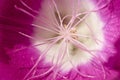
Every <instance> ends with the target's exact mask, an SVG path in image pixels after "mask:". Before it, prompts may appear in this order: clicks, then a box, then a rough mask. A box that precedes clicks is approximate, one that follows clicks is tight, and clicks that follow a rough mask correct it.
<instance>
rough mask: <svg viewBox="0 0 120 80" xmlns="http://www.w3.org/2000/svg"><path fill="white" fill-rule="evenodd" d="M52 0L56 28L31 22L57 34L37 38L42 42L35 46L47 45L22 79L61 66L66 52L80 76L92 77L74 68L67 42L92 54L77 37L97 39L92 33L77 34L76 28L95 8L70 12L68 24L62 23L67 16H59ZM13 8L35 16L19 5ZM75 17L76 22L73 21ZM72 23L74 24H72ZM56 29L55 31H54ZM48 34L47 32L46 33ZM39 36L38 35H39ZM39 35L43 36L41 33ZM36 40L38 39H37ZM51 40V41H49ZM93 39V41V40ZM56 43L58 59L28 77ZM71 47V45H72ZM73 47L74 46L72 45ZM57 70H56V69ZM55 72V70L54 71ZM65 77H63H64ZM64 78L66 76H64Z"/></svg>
mask: <svg viewBox="0 0 120 80" xmlns="http://www.w3.org/2000/svg"><path fill="white" fill-rule="evenodd" d="M20 1H21V3H22V4H23V5H24V6H25V7H27V8H28V9H29V10H32V9H31V8H30V7H29V6H28V5H27V4H25V3H24V2H23V1H22V0H20ZM52 2H53V4H54V9H55V11H56V13H57V18H56V19H58V20H57V21H56V22H57V23H55V25H57V28H56V27H54V30H53V29H49V27H44V26H41V25H36V24H32V26H35V27H37V28H39V29H42V30H45V31H48V32H52V34H50V35H53V34H54V35H57V36H55V37H54V36H51V37H50V38H49V37H48V38H47V39H46V38H45V39H41V40H39V41H40V42H42V43H39V45H37V46H41V45H44V44H45V45H48V47H46V48H45V50H43V51H42V54H41V55H40V57H39V58H38V60H37V61H36V63H35V65H34V66H33V67H32V68H31V70H30V71H29V72H28V73H27V75H26V76H25V77H24V80H25V79H28V80H30V79H34V78H38V77H41V76H44V75H46V74H48V73H49V72H51V71H52V70H53V71H54V68H55V67H56V66H61V65H62V64H64V63H63V62H62V60H63V59H64V58H65V57H64V56H65V55H66V54H67V57H68V58H69V59H68V61H69V63H70V64H71V65H72V66H73V68H74V69H75V70H76V71H77V72H78V73H79V74H80V75H81V76H83V77H89V78H93V76H90V75H85V74H82V73H81V72H80V71H78V70H77V69H76V68H75V66H74V64H73V62H72V60H70V59H71V58H70V54H69V48H68V47H69V46H68V44H72V45H74V46H75V48H78V49H81V50H83V51H85V52H87V53H88V54H89V55H91V56H94V55H93V54H92V52H91V51H90V50H89V49H88V47H87V46H86V45H84V44H83V43H82V42H80V41H79V39H80V38H86V37H87V38H88V37H89V38H91V39H93V41H94V40H95V41H97V39H95V36H94V35H92V36H87V35H81V34H78V33H77V31H78V30H77V29H78V28H79V27H78V25H79V24H80V23H81V22H82V21H84V20H85V19H86V18H87V16H89V14H91V13H92V12H93V11H96V10H93V11H88V12H87V11H86V12H83V13H76V14H74V15H73V14H72V15H70V18H71V19H70V20H68V24H64V23H63V21H64V20H65V19H66V18H67V16H68V15H66V16H65V17H63V18H61V15H60V12H59V9H58V8H57V4H56V2H55V1H54V0H52ZM15 8H16V9H18V10H20V11H22V12H24V13H26V14H28V15H30V16H32V17H33V18H36V16H34V15H32V14H31V13H29V12H28V11H26V10H24V9H22V8H20V7H18V6H16V5H15ZM32 11H33V12H36V11H34V10H32ZM37 13H39V12H37ZM82 14H84V16H83V17H82V18H80V17H79V16H81V15H82ZM76 19H77V22H76V21H75V20H76ZM73 23H74V24H73ZM90 27H92V26H89V25H88V28H89V29H91V28H90ZM55 30H56V31H55ZM90 31H91V32H90V33H91V34H92V30H90ZM20 34H22V35H24V36H26V37H29V38H32V39H34V40H36V39H35V38H33V37H31V36H29V35H27V34H24V33H22V32H20ZM48 35H49V34H48ZM39 36H40V35H39ZM41 36H43V35H41ZM37 41H38V40H37ZM51 41H52V42H51ZM58 41H60V43H57V42H58ZM95 41H94V42H95ZM46 42H48V43H49V44H47V43H46ZM56 44H59V45H60V47H59V50H58V57H57V58H59V57H60V59H59V60H58V59H57V60H56V61H55V64H54V65H53V67H51V68H50V69H49V70H48V71H46V72H45V73H43V74H39V75H37V76H36V75H34V76H32V77H30V78H28V76H29V75H30V74H31V73H32V72H33V71H34V70H35V68H37V65H38V64H39V62H40V60H41V59H42V58H43V57H44V56H46V55H47V53H49V51H50V49H51V47H52V46H54V45H56ZM72 47H73V46H72ZM73 48H74V47H73ZM40 49H42V47H40ZM60 50H63V52H62V53H60ZM50 57H53V56H50ZM52 61H53V63H54V58H52ZM57 71H58V70H57ZM56 73H57V72H56ZM64 78H65V77H64ZM65 79H66V78H65Z"/></svg>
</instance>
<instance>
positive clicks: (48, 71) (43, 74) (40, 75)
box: [28, 66, 55, 80]
mask: <svg viewBox="0 0 120 80" xmlns="http://www.w3.org/2000/svg"><path fill="white" fill-rule="evenodd" d="M54 68H55V66H53V67H51V68H50V69H48V70H47V71H46V72H44V73H42V74H39V75H36V76H32V77H30V78H28V80H31V79H35V78H39V77H42V76H45V75H47V74H48V73H50V72H51V71H52V70H53V69H54Z"/></svg>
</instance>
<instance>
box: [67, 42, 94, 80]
mask: <svg viewBox="0 0 120 80" xmlns="http://www.w3.org/2000/svg"><path fill="white" fill-rule="evenodd" d="M67 44H68V43H67ZM67 56H68V60H69V62H70V63H71V65H72V66H73V69H74V70H75V71H76V72H77V73H78V74H79V75H80V76H82V77H88V78H94V77H95V76H91V75H86V74H83V73H81V72H80V71H79V70H78V69H77V68H76V67H75V66H74V64H73V62H72V60H71V57H70V55H69V50H68V45H67Z"/></svg>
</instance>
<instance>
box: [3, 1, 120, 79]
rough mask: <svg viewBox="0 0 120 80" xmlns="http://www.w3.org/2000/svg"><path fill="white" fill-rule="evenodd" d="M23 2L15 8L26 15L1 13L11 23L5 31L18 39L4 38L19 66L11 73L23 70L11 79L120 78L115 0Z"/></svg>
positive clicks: (8, 53)
mask: <svg viewBox="0 0 120 80" xmlns="http://www.w3.org/2000/svg"><path fill="white" fill-rule="evenodd" d="M19 2H20V3H19V4H18V3H16V4H13V5H14V6H13V8H14V9H15V10H16V11H18V12H19V13H20V14H21V16H24V15H25V16H27V17H26V18H21V19H18V20H17V19H16V20H15V19H11V18H9V17H3V16H2V17H1V18H3V19H6V20H8V22H5V24H6V23H7V24H8V25H9V27H7V28H2V29H3V31H7V30H8V32H7V33H6V34H8V33H10V32H12V33H13V34H12V35H13V36H14V37H16V38H12V39H13V40H15V42H13V43H12V42H8V41H6V42H7V43H6V42H4V41H2V40H1V43H2V44H3V45H4V46H2V48H3V49H1V50H4V51H6V54H7V55H9V57H10V58H11V60H9V61H10V62H9V63H10V65H9V66H10V67H11V68H14V67H15V69H13V73H12V74H16V73H15V72H17V74H19V75H20V76H19V75H17V76H16V77H14V78H13V77H12V78H11V80H116V79H119V72H118V71H117V69H115V68H114V67H116V66H117V65H116V64H114V66H111V65H113V62H116V59H114V57H115V58H117V57H116V56H117V55H119V53H118V54H116V53H117V50H116V49H115V45H114V44H115V42H116V41H117V39H118V38H119V31H120V30H119V28H118V25H119V23H118V22H117V19H118V17H117V15H116V14H115V13H112V12H111V10H112V9H109V8H111V6H112V3H113V1H111V0H103V1H98V0H91V1H89V0H83V1H82V0H76V1H75V0H43V1H40V7H39V4H38V6H36V5H31V6H33V7H31V6H30V4H29V1H28V2H27V1H23V0H20V1H19ZM27 3H28V4H27ZM112 7H113V6H112ZM38 9H39V10H38ZM112 11H113V10H112ZM13 14H14V13H13ZM13 17H15V18H16V17H17V16H13ZM30 17H31V18H30ZM22 19H23V20H24V19H25V20H24V21H26V22H24V21H22ZM27 19H28V20H27ZM6 20H5V21H6ZM9 20H12V21H9ZM11 22H15V23H14V25H13V24H12V26H11ZM2 23H4V21H3V22H2ZM115 23H116V25H115ZM19 24H20V25H21V26H25V27H22V28H19V27H17V26H18V25H19ZM5 26H6V25H5ZM14 26H16V27H14ZM27 26H28V28H27ZM12 27H13V28H12ZM11 28H12V29H11ZM3 33H4V34H5V32H3ZM3 33H2V34H3ZM14 33H17V34H16V35H15V34H14ZM111 36H113V37H111ZM22 39H23V41H22ZM3 40H8V37H7V38H6V37H5V38H4V37H3ZM10 40H11V39H10ZM11 41H12V40H11ZM10 45H12V48H10V47H11V46H10ZM6 46H7V47H6ZM9 46H10V47H9ZM111 61H112V62H111ZM118 66H119V65H118ZM3 71H4V70H3ZM7 71H9V69H8V70H7ZM9 72H10V71H9ZM11 76H12V75H11ZM3 79H4V78H3ZM6 80H7V78H6Z"/></svg>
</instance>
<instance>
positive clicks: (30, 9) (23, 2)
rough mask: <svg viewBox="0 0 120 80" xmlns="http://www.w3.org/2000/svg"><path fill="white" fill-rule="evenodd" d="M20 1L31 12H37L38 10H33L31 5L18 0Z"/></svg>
mask: <svg viewBox="0 0 120 80" xmlns="http://www.w3.org/2000/svg"><path fill="white" fill-rule="evenodd" d="M20 2H21V3H22V4H23V6H25V7H26V8H27V9H29V10H31V11H32V12H34V13H36V14H38V13H39V12H38V11H36V10H33V9H32V8H31V7H29V6H28V5H27V4H26V3H25V2H23V0H20Z"/></svg>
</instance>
